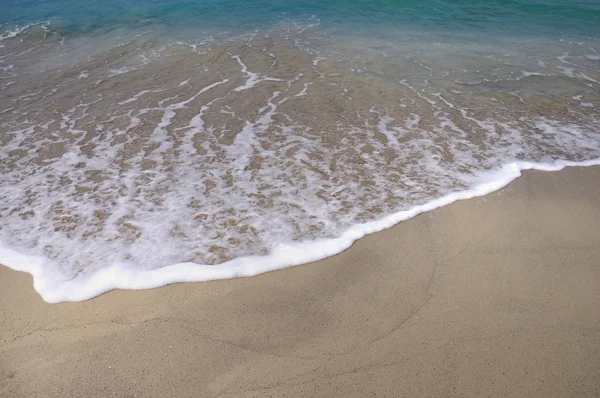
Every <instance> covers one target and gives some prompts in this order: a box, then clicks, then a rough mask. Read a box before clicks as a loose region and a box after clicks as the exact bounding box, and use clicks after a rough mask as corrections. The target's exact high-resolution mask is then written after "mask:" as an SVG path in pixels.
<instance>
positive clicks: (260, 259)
mask: <svg viewBox="0 0 600 398" xmlns="http://www.w3.org/2000/svg"><path fill="white" fill-rule="evenodd" d="M599 165H600V158H598V159H591V160H586V161H582V162H572V161H564V160H557V161H555V162H553V163H531V162H514V163H509V164H506V165H504V166H503V167H502V168H501V169H499V170H497V171H495V172H492V173H488V174H487V175H485V176H484V178H482V182H481V183H480V184H478V185H476V186H474V187H473V188H471V189H468V190H464V191H459V192H454V193H451V194H448V195H445V196H443V197H440V198H437V199H434V200H432V201H430V202H427V203H425V204H423V205H419V206H415V207H413V208H412V209H409V210H405V211H401V212H397V213H394V214H391V215H388V216H386V217H384V218H382V219H379V220H376V221H371V222H368V223H364V224H356V225H354V226H352V227H351V228H349V229H348V230H346V231H345V232H344V233H343V234H342V235H341V236H340V237H338V238H334V239H321V240H316V241H307V242H293V243H288V244H281V245H279V246H277V247H276V248H275V250H273V252H272V253H271V254H269V255H266V256H249V257H240V258H236V259H233V260H231V261H228V262H226V263H223V264H220V265H216V266H215V265H202V264H196V263H190V262H188V263H179V264H173V265H169V266H166V267H163V268H159V269H154V270H144V269H141V268H135V267H133V266H131V265H128V264H115V265H112V266H110V267H107V268H105V269H102V270H100V271H98V272H96V273H94V274H92V275H89V276H88V277H86V278H83V277H75V278H73V279H70V280H63V281H57V280H55V279H53V277H52V276H51V275H47V271H46V272H45V271H44V269H46V270H47V269H48V268H47V267H45V266H44V263H45V259H43V258H42V257H38V256H30V255H26V254H22V253H18V252H17V251H15V250H13V249H11V248H9V247H6V246H5V245H4V243H3V242H0V265H4V266H6V267H8V268H11V269H13V270H15V271H21V272H27V273H29V274H31V275H32V276H33V286H34V288H35V290H36V291H37V292H38V293H39V294H40V296H41V297H42V298H43V299H44V300H45V301H46V302H48V303H60V302H77V301H84V300H89V299H91V298H94V297H96V296H99V295H101V294H103V293H106V292H108V291H111V290H115V289H124V290H144V289H153V288H157V287H161V286H166V285H169V284H173V283H181V282H206V281H212V280H220V279H231V278H238V277H250V276H256V275H259V274H262V273H266V272H269V271H275V270H279V269H284V268H289V267H293V266H296V265H301V264H307V263H310V262H313V261H318V260H323V259H325V258H327V257H331V256H334V255H336V254H339V253H341V252H343V251H345V250H346V249H348V248H350V246H352V244H353V243H354V242H355V241H356V240H358V239H360V238H362V237H364V236H366V235H368V234H372V233H374V232H379V231H382V230H384V229H387V228H391V227H393V226H395V225H396V224H398V223H400V222H402V221H406V220H408V219H411V218H413V217H415V216H417V215H419V214H421V213H425V212H429V211H432V210H435V209H437V208H440V207H443V206H446V205H449V204H452V203H454V202H456V201H458V200H465V199H471V198H475V197H481V196H485V195H487V194H490V193H493V192H496V191H498V190H500V189H502V188H504V187H506V186H507V185H508V184H510V183H511V182H513V181H514V180H516V179H517V178H519V177H520V176H521V172H522V171H524V170H539V171H560V170H562V169H564V168H565V167H590V166H599Z"/></svg>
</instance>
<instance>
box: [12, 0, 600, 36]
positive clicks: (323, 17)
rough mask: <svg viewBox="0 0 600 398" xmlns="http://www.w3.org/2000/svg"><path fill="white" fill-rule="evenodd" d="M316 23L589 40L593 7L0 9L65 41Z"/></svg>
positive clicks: (506, 1) (46, 4)
mask: <svg viewBox="0 0 600 398" xmlns="http://www.w3.org/2000/svg"><path fill="white" fill-rule="evenodd" d="M312 16H314V17H316V18H318V19H319V20H320V21H321V22H322V24H323V25H325V26H328V27H337V28H339V29H342V30H352V31H354V32H357V31H365V30H366V31H370V30H375V29H433V30H442V31H447V32H477V33H482V34H483V33H494V34H503V35H532V36H553V35H555V34H556V33H557V32H560V33H561V34H562V35H572V36H582V35H583V36H590V35H592V36H595V35H598V34H600V1H597V0H479V1H470V0H354V1H347V0H346V1H342V0H320V1H315V0H303V1H298V0H296V1H294V0H270V1H269V0H196V1H189V0H188V1H183V0H120V1H119V0H106V1H98V0H81V1H77V2H74V1H71V0H27V1H25V0H23V1H12V0H2V1H0V24H1V25H4V26H10V25H23V24H28V23H35V22H39V21H47V20H58V21H60V22H61V25H62V29H64V31H65V32H69V33H86V32H90V31H94V30H97V29H103V30H106V29H113V28H117V27H120V26H128V27H135V26H147V25H153V24H159V25H165V26H168V27H172V28H175V29H179V28H183V27H194V28H199V29H231V30H252V29H258V28H262V27H264V26H266V25H269V24H273V23H276V22H280V21H285V20H287V19H292V20H298V19H305V18H309V17H312Z"/></svg>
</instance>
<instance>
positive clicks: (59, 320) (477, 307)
mask: <svg viewBox="0 0 600 398" xmlns="http://www.w3.org/2000/svg"><path fill="white" fill-rule="evenodd" d="M0 314H1V315H0V317H1V319H2V322H1V324H0V396H2V397H71V396H83V397H96V396H117V397H135V396H137V397H211V396H219V397H302V396H305V397H314V396H327V397H334V396H335V397H350V396H356V397H366V396H378V397H384V396H385V397H395V396H438V397H439V396H472V397H482V396H515V397H516V396H518V397H526V396H538V397H551V396H552V397H565V396H578V397H582V396H590V397H591V396H596V397H597V396H600V168H587V169H579V168H571V169H566V170H564V171H562V172H558V173H544V172H528V173H526V174H525V175H524V177H522V178H520V179H519V180H517V181H516V182H514V183H513V184H511V185H510V186H509V187H507V188H505V189H504V190H502V191H499V192H496V193H494V194H491V195H489V196H486V197H484V198H478V199H473V200H468V201H463V202H458V203H455V204H453V205H450V206H447V207H445V208H442V209H438V210H436V211H434V212H431V213H428V214H424V215H421V216H419V217H416V218H415V219H412V220H409V221H407V222H404V223H402V224H400V225H398V226H396V227H394V228H392V229H390V230H387V231H384V232H381V233H377V234H373V235H370V236H368V237H366V238H364V239H362V240H360V241H359V242H357V243H356V244H355V245H354V246H353V247H352V248H351V249H350V250H348V251H346V252H344V253H342V254H340V255H338V256H335V257H333V258H329V259H327V260H325V261H320V262H317V263H313V264H308V265H305V266H300V267H296V268H292V269H288V270H284V271H278V272H272V273H269V274H265V275H261V276H258V277H254V278H248V279H237V280H230V281H221V282H211V283H203V284H184V285H173V286H168V287H165V288H161V289H155V290H150V291H117V292H111V293H108V294H105V295H103V296H101V297H98V298H96V299H94V300H90V301H87V302H83V303H68V304H59V305H49V304H46V303H44V302H43V301H42V300H41V298H40V297H39V296H38V295H37V294H36V293H35V292H34V290H33V288H32V283H31V278H30V277H29V275H26V274H23V273H17V272H14V271H11V270H9V269H7V268H4V267H0Z"/></svg>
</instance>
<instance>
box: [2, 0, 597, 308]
mask: <svg viewBox="0 0 600 398" xmlns="http://www.w3.org/2000/svg"><path fill="white" fill-rule="evenodd" d="M599 21H600V2H598V1H596V0H593V1H592V0H586V1H583V0H581V1H572V0H571V1H567V0H538V1H525V0H504V1H499V0H489V1H483V0H481V1H465V0H435V1H416V0H393V1H392V0H387V1H384V0H374V1H366V0H363V1H342V0H335V1H292V0H273V1H266V0H262V1H251V0H226V1H216V0H195V1H192V0H189V1H177V0H175V1H157V0H152V1H151V0H135V1H134V0H119V1H117V0H111V1H103V2H99V1H89V0H83V1H80V2H77V5H76V6H74V5H73V2H71V1H66V0H55V1H51V0H46V1H42V0H30V1H19V2H14V1H7V0H0V142H1V144H2V147H1V149H0V172H1V175H0V264H3V265H6V266H8V267H11V268H14V269H17V270H21V271H26V272H29V273H31V274H32V275H33V276H34V286H35V288H36V290H37V291H38V292H39V293H40V294H41V295H42V297H43V298H44V299H45V300H46V301H49V302H60V301H78V300H85V299H88V298H91V297H94V296H96V295H98V294H101V293H103V292H105V291H107V290H111V289H115V288H125V289H144V288H152V287H156V286H161V285H165V284H168V283H174V282H184V281H206V280H212V279H223V278H231V277H237V276H250V275H256V274H258V273H261V272H266V271H270V270H275V269H279V268H285V267H289V266H292V265H298V264H302V263H306V262H309V261H313V260H318V259H321V258H324V257H327V256H331V255H334V254H336V253H339V252H340V251H342V250H345V249H346V248H348V247H349V246H350V245H351V244H352V242H354V241H355V240H356V239H358V238H360V237H362V236H364V235H365V234H368V233H372V232H375V231H378V230H381V229H383V228H387V227H390V226H392V225H394V224H396V223H398V222H401V221H403V220H406V219H408V218H411V217H414V216H415V215H417V214H419V213H421V212H424V211H429V210H432V209H434V208H436V207H439V206H443V205H446V204H449V203H452V202H453V201H455V200H459V199H466V198H470V197H474V196H481V195H485V194H487V193H490V192H492V191H495V190H497V189H500V188H501V187H503V186H505V185H506V184H508V183H510V181H512V180H514V179H515V178H517V177H518V176H519V175H520V172H521V170H523V169H531V168H536V169H541V170H558V169H560V168H562V167H565V166H573V165H582V166H586V165H594V164H600V161H599V159H600V23H599ZM365 266H369V265H368V264H365ZM398 266H402V264H399V265H398Z"/></svg>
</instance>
